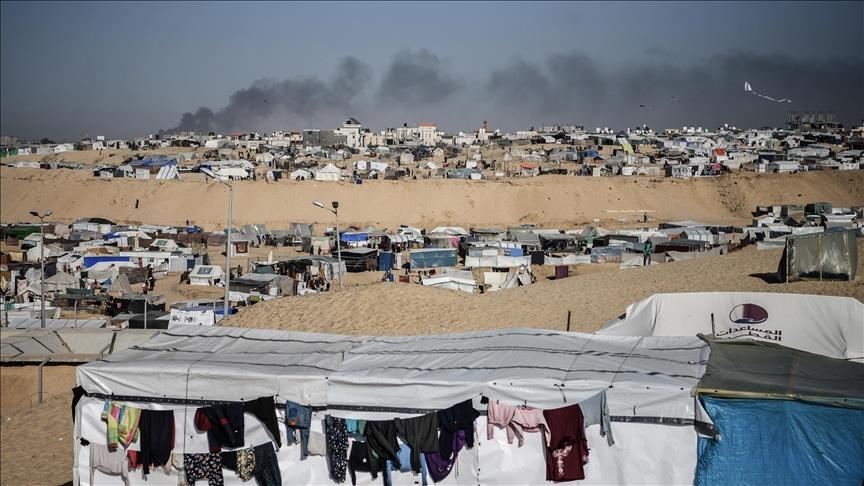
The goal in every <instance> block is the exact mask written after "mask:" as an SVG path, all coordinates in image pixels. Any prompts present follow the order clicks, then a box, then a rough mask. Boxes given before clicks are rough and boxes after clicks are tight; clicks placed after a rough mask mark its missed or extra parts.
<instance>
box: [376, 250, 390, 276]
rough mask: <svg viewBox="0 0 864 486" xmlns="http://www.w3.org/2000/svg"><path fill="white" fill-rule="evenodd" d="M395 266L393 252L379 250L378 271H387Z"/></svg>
mask: <svg viewBox="0 0 864 486" xmlns="http://www.w3.org/2000/svg"><path fill="white" fill-rule="evenodd" d="M391 268H393V252H391V251H382V252H378V271H380V272H386V271H387V270H390V269H391Z"/></svg>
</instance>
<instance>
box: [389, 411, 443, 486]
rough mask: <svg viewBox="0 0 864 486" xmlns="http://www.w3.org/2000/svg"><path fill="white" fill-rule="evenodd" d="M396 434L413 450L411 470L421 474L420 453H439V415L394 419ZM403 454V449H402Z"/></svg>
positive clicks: (431, 414)
mask: <svg viewBox="0 0 864 486" xmlns="http://www.w3.org/2000/svg"><path fill="white" fill-rule="evenodd" d="M394 422H395V423H396V433H397V434H398V435H399V437H401V438H402V440H404V441H405V443H406V444H408V447H410V449H411V456H410V457H411V470H412V471H414V472H415V473H416V472H420V467H421V462H423V456H422V455H421V454H420V453H425V452H437V451H438V450H439V449H440V447H439V445H438V414H435V413H430V414H426V415H421V416H419V417H413V418H408V419H400V418H397V419H394ZM400 452H401V449H400Z"/></svg>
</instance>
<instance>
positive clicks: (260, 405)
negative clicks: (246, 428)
mask: <svg viewBox="0 0 864 486" xmlns="http://www.w3.org/2000/svg"><path fill="white" fill-rule="evenodd" d="M243 411H244V412H246V413H249V414H252V415H253V416H254V417H255V418H257V419H258V420H260V421H261V423H262V424H264V428H266V429H267V431H268V432H270V435H272V436H273V440H274V441H275V442H276V446H277V447H276V449H277V450H278V449H279V448H280V447H282V434H280V433H279V421H278V420H277V419H276V400H274V398H273V397H261V398H256V399H255V400H251V401H248V402H244V403H243Z"/></svg>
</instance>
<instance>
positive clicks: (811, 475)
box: [694, 340, 864, 486]
mask: <svg viewBox="0 0 864 486" xmlns="http://www.w3.org/2000/svg"><path fill="white" fill-rule="evenodd" d="M709 346H710V347H711V355H710V359H709V361H708V366H707V368H706V371H705V374H704V375H703V377H702V379H701V380H700V382H699V387H698V388H697V392H698V394H699V400H700V403H701V404H702V406H703V408H704V409H705V411H706V412H707V413H708V416H709V417H710V418H711V420H712V421H713V430H712V431H710V432H711V433H710V434H706V435H707V436H702V437H700V438H699V443H698V462H697V466H696V477H695V480H694V484H697V485H714V484H718V485H720V484H722V485H728V484H760V485H775V484H801V485H805V484H806V485H812V484H831V485H840V484H850V485H856V486H858V485H860V484H862V480H864V364H862V363H856V362H852V361H846V360H842V359H834V358H828V357H825V356H821V355H817V354H812V353H807V352H804V351H799V350H795V349H792V348H786V347H783V346H779V345H774V344H770V343H756V342H728V341H727V342H720V341H713V340H709ZM712 435H713V436H712Z"/></svg>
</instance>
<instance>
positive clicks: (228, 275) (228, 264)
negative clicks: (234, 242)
mask: <svg viewBox="0 0 864 486" xmlns="http://www.w3.org/2000/svg"><path fill="white" fill-rule="evenodd" d="M217 180H218V179H217ZM219 182H221V183H222V184H225V186H226V187H227V188H228V239H227V240H226V246H225V259H226V261H225V309H224V311H223V314H222V319H225V318H227V317H228V312H229V311H230V310H231V301H230V296H229V293H230V292H231V289H230V287H231V233H232V229H233V228H232V227H231V216H232V213H233V212H234V188H233V187H231V184H228V183H227V182H225V181H221V180H220V181H219Z"/></svg>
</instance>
